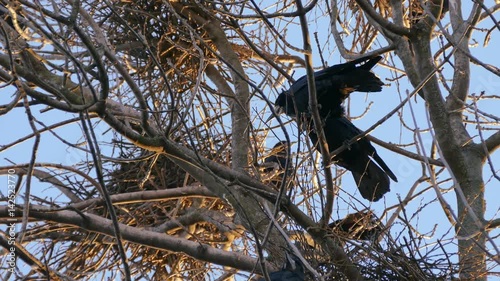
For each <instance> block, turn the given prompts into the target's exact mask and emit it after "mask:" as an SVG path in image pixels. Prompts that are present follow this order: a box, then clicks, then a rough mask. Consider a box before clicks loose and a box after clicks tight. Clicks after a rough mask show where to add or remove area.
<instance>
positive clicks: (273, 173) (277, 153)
mask: <svg viewBox="0 0 500 281" xmlns="http://www.w3.org/2000/svg"><path fill="white" fill-rule="evenodd" d="M287 148H288V143H287V142H286V141H279V142H277V143H276V144H275V145H274V147H273V150H272V152H271V155H270V156H268V157H266V158H265V159H264V165H262V166H264V173H266V174H267V175H268V177H269V179H270V180H271V181H270V182H271V184H272V185H273V186H275V187H276V188H278V189H279V188H280V187H281V182H282V181H283V177H284V172H285V167H286V159H287ZM289 166H290V164H289ZM290 174H291V173H289V175H290ZM288 178H289V179H290V176H288Z"/></svg>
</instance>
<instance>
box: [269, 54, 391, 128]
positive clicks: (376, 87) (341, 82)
mask: <svg viewBox="0 0 500 281" xmlns="http://www.w3.org/2000/svg"><path fill="white" fill-rule="evenodd" d="M381 59H382V57H381V56H377V57H364V58H359V59H357V60H353V61H350V62H347V63H343V64H337V65H334V66H330V67H327V68H325V69H323V70H320V71H317V72H315V73H314V80H315V82H316V96H317V99H318V105H319V113H320V116H321V117H322V118H326V117H327V116H335V117H339V116H343V115H344V109H343V107H342V102H343V101H344V100H345V99H346V98H347V97H348V96H349V94H350V93H352V92H354V91H358V92H380V91H382V85H384V83H382V81H380V79H379V78H378V77H377V76H376V75H375V74H374V73H373V72H371V71H370V69H372V67H373V66H375V64H377V63H378V62H379V61H380V60H381ZM361 63H363V64H361ZM360 64H361V65H360ZM274 106H275V111H276V114H282V113H285V114H286V115H288V116H290V117H293V118H296V117H297V112H298V113H299V115H300V114H302V113H305V114H309V88H308V84H307V75H305V76H302V77H300V78H299V80H297V81H296V82H295V83H293V84H292V86H291V87H290V89H288V90H286V91H284V92H282V93H281V94H280V95H279V96H278V98H277V99H276V101H275V103H274ZM309 115H310V114H309ZM271 118H272V117H271ZM271 118H269V120H270V119H271Z"/></svg>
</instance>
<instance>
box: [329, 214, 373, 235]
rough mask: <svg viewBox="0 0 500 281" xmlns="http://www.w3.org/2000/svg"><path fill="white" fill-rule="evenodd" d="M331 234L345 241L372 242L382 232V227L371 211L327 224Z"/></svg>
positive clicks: (350, 215)
mask: <svg viewBox="0 0 500 281" xmlns="http://www.w3.org/2000/svg"><path fill="white" fill-rule="evenodd" d="M328 228H330V229H331V231H332V232H334V233H336V234H338V235H341V236H343V237H345V238H347V239H353V240H372V239H374V238H375V237H377V235H378V234H380V233H381V232H382V227H381V226H380V223H379V222H378V221H377V219H376V217H375V215H374V214H373V212H372V211H370V210H368V211H360V212H357V213H352V214H348V215H347V216H346V217H345V218H342V219H339V220H336V221H334V222H332V223H330V224H328Z"/></svg>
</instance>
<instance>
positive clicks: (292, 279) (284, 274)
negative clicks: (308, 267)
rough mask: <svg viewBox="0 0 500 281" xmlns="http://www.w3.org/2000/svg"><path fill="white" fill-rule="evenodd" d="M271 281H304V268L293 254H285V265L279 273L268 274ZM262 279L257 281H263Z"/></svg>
mask: <svg viewBox="0 0 500 281" xmlns="http://www.w3.org/2000/svg"><path fill="white" fill-rule="evenodd" d="M269 278H270V279H271V281H304V279H305V274H304V267H303V266H302V262H301V261H300V259H299V258H298V257H296V256H295V255H293V254H289V253H286V257H285V263H284V264H283V267H282V269H281V270H279V271H275V272H271V273H269ZM265 280H266V279H265V278H264V277H262V278H260V279H258V280H257V281H265Z"/></svg>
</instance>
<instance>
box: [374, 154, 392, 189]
mask: <svg viewBox="0 0 500 281" xmlns="http://www.w3.org/2000/svg"><path fill="white" fill-rule="evenodd" d="M372 157H373V160H375V162H377V164H378V165H379V166H380V167H381V168H382V170H384V172H385V173H386V174H387V175H388V176H389V177H390V178H391V179H392V180H393V181H395V182H398V178H397V177H396V175H395V174H394V173H393V172H392V171H391V169H389V167H388V166H387V164H385V162H384V160H382V158H380V156H378V154H377V152H375V153H374V154H373V155H372Z"/></svg>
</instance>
